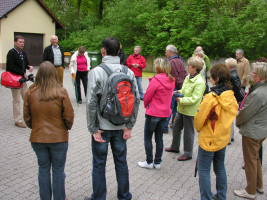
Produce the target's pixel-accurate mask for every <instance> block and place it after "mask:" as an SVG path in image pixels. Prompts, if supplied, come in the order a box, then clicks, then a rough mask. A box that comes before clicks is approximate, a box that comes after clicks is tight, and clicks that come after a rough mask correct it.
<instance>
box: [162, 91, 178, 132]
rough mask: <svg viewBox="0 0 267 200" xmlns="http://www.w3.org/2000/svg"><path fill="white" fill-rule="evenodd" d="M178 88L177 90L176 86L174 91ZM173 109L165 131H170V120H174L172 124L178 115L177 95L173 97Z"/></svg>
mask: <svg viewBox="0 0 267 200" xmlns="http://www.w3.org/2000/svg"><path fill="white" fill-rule="evenodd" d="M176 90H177V88H174V91H176ZM171 110H172V113H171V115H170V117H168V119H167V120H166V122H165V125H164V129H163V130H164V131H168V130H169V122H170V120H172V125H173V123H174V119H175V116H176V113H177V101H176V97H172V103H171Z"/></svg>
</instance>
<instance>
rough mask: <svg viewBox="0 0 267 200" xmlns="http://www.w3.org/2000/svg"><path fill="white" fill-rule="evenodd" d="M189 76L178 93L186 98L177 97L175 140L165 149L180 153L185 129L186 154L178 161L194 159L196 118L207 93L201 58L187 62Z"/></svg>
mask: <svg viewBox="0 0 267 200" xmlns="http://www.w3.org/2000/svg"><path fill="white" fill-rule="evenodd" d="M187 63H188V66H187V69H188V73H189V74H188V75H187V76H186V77H185V80H184V83H183V86H182V89H181V90H180V91H178V92H179V93H181V94H183V95H184V97H182V98H180V97H177V98H176V100H177V102H178V106H177V111H178V112H177V114H176V117H175V121H174V124H173V140H172V145H171V147H167V148H165V151H167V152H175V153H179V152H180V141H181V131H182V130H183V129H184V154H183V155H182V156H180V157H179V158H178V161H186V160H191V159H192V154H193V144H194V136H195V130H194V116H195V113H196V111H197V108H198V106H199V104H200V102H201V100H202V97H203V93H204V91H205V82H204V80H203V78H202V77H201V74H200V71H201V70H202V67H203V62H202V60H201V59H200V58H199V57H191V58H189V60H188V61H187Z"/></svg>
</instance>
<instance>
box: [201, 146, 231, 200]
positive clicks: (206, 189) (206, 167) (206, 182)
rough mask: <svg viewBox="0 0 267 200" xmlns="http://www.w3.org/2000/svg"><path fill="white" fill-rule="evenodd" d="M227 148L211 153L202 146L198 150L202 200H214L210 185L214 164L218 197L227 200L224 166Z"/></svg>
mask: <svg viewBox="0 0 267 200" xmlns="http://www.w3.org/2000/svg"><path fill="white" fill-rule="evenodd" d="M225 149H226V147H225V148H223V149H221V150H219V151H215V152H210V151H205V150H204V149H202V148H201V147H200V146H199V148H198V163H197V164H198V174H199V189H200V195H201V200H212V199H213V197H212V196H213V194H212V192H211V183H210V168H211V163H212V162H213V170H214V172H215V175H216V190H217V194H216V196H217V197H218V199H220V200H226V193H227V177H226V171H225V166H224V158H225Z"/></svg>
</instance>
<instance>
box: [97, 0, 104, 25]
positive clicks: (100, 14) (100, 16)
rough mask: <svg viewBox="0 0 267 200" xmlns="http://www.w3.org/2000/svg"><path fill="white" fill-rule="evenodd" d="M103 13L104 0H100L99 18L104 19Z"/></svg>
mask: <svg viewBox="0 0 267 200" xmlns="http://www.w3.org/2000/svg"><path fill="white" fill-rule="evenodd" d="M102 14H103V0H100V2H99V11H98V19H99V20H101V19H102Z"/></svg>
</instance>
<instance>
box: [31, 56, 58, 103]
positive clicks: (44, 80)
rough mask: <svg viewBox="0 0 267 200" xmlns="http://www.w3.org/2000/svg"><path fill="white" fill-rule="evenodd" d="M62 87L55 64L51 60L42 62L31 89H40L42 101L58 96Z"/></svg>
mask: <svg viewBox="0 0 267 200" xmlns="http://www.w3.org/2000/svg"><path fill="white" fill-rule="evenodd" d="M60 87H61V86H60V85H59V83H58V79H57V73H56V69H55V66H54V65H53V64H52V63H51V62H49V61H45V62H43V63H41V65H40V67H39V69H38V72H37V74H36V77H35V81H34V83H33V84H32V85H31V87H30V89H31V90H36V89H39V96H40V101H49V100H54V99H56V98H58V91H59V88H60Z"/></svg>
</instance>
